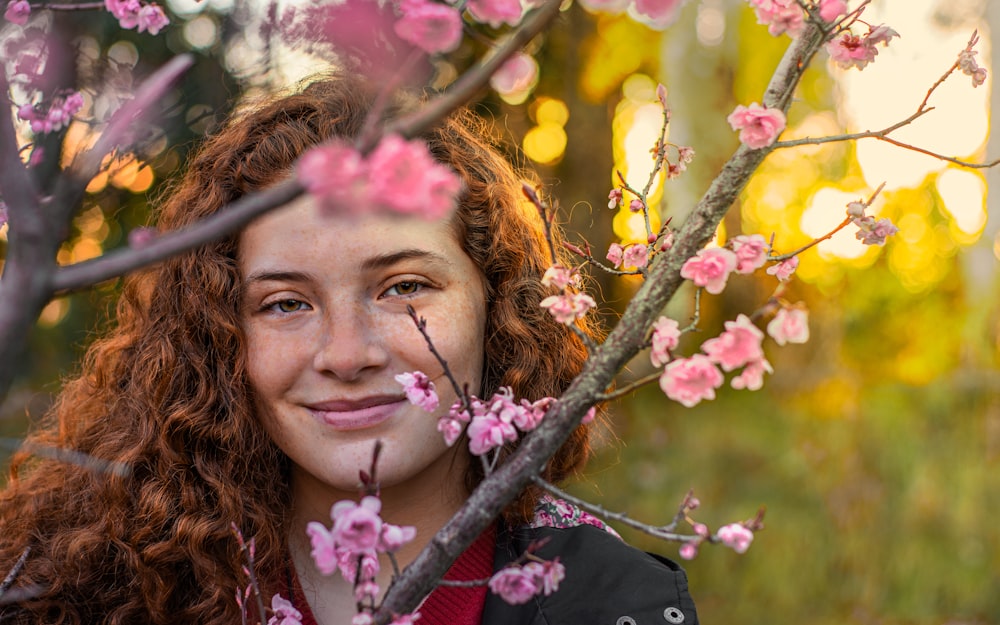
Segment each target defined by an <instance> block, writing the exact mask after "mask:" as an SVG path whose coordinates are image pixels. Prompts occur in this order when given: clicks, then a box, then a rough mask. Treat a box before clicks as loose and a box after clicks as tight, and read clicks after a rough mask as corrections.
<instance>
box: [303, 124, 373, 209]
mask: <svg viewBox="0 0 1000 625" xmlns="http://www.w3.org/2000/svg"><path fill="white" fill-rule="evenodd" d="M296 174H297V176H298V179H299V182H301V183H302V186H303V187H305V188H306V190H307V191H308V192H309V193H312V194H313V195H315V196H316V197H317V198H319V200H320V202H321V206H322V207H323V208H324V209H326V210H332V209H341V210H344V209H346V210H348V211H351V212H357V211H360V210H361V209H362V207H364V206H366V205H367V204H368V166H367V164H366V163H365V162H364V159H363V158H362V157H361V154H360V153H359V152H358V151H357V150H355V149H354V148H353V147H352V146H350V145H347V144H346V143H343V142H339V141H338V142H333V143H328V144H325V145H321V146H318V147H315V148H313V149H311V150H308V151H307V152H306V153H305V154H303V155H302V158H300V159H299V163H298V167H297V168H296Z"/></svg>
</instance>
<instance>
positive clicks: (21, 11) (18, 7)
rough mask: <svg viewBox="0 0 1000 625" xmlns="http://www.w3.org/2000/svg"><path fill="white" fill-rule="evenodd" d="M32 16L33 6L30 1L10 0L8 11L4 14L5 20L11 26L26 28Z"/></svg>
mask: <svg viewBox="0 0 1000 625" xmlns="http://www.w3.org/2000/svg"><path fill="white" fill-rule="evenodd" d="M30 16H31V5H30V4H28V0H10V2H8V3H7V10H6V11H4V12H3V18H4V19H5V20H7V21H8V22H10V23H11V24H17V25H18V26H24V25H25V24H27V23H28V17H30Z"/></svg>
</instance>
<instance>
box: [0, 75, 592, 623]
mask: <svg viewBox="0 0 1000 625" xmlns="http://www.w3.org/2000/svg"><path fill="white" fill-rule="evenodd" d="M373 97H374V92H373V88H372V87H371V86H370V85H366V84H363V83H361V82H359V81H357V80H354V79H348V78H343V77H341V78H334V79H327V80H323V81H319V82H316V83H313V84H312V85H310V86H308V87H307V88H305V89H304V90H302V91H301V92H299V93H296V94H293V95H288V96H285V97H281V98H279V99H276V100H273V101H271V102H269V103H266V104H264V105H261V106H257V107H254V108H251V109H249V110H247V111H244V112H242V113H240V114H237V115H235V116H234V117H233V119H232V120H231V121H230V122H229V123H228V124H227V125H226V126H225V127H224V128H223V129H222V130H221V131H220V132H218V133H217V134H216V135H215V136H213V137H211V138H210V139H208V140H207V141H206V142H205V143H204V145H203V146H202V147H201V149H200V151H199V152H198V153H197V154H196V155H195V156H194V157H193V158H192V160H191V161H190V163H189V165H188V168H187V171H186V173H185V175H184V176H183V177H182V178H181V179H180V180H179V182H177V183H176V184H175V185H174V186H173V188H172V189H171V190H170V192H169V194H168V196H167V199H166V201H165V202H164V203H163V205H162V208H161V210H160V213H159V226H160V228H161V229H163V230H170V229H176V228H179V227H182V226H185V225H188V224H191V223H194V222H196V221H198V220H199V219H201V218H203V217H205V216H207V215H209V214H212V213H214V212H215V211H217V210H219V209H221V208H222V207H224V206H225V205H227V204H228V203H230V202H232V201H234V200H236V199H237V198H239V197H241V196H243V195H245V194H248V193H252V192H254V191H256V190H260V189H263V188H266V187H268V186H270V185H273V184H275V183H276V182H278V181H279V180H280V179H281V178H282V177H283V176H286V175H287V174H288V172H289V171H291V170H292V168H293V167H294V163H295V160H296V159H297V158H298V157H299V156H300V155H301V154H302V153H303V152H304V151H305V150H307V149H309V148H310V147H312V146H315V145H317V144H318V143H320V142H322V141H324V140H326V139H328V138H330V137H335V136H339V137H348V138H350V137H356V136H357V135H358V133H359V132H360V130H361V128H362V126H363V123H364V120H365V117H366V115H367V113H368V111H369V110H370V109H371V105H372V98H373ZM401 106H402V107H404V108H405V106H406V105H405V104H398V105H397V106H395V107H394V109H397V110H396V111H391V112H398V108H399V107H401ZM486 129H487V126H486V125H485V123H484V122H483V121H482V120H481V119H479V118H477V117H476V116H475V115H473V114H471V113H470V112H468V111H461V112H458V113H456V114H454V115H452V116H450V117H449V118H448V119H447V120H445V121H444V122H443V123H442V124H440V125H439V126H438V127H436V128H434V129H433V130H431V131H429V132H427V133H425V135H424V137H423V138H424V139H425V140H426V141H427V142H428V145H429V146H430V149H431V151H432V153H433V154H434V155H435V157H436V158H437V159H439V160H440V161H441V162H443V163H447V164H448V165H450V166H451V167H453V168H454V169H455V170H456V171H457V172H458V173H459V175H460V176H461V177H462V180H463V181H464V190H463V193H462V195H461V198H460V207H459V209H458V211H457V213H456V215H455V217H454V222H453V223H454V226H455V229H456V234H457V236H458V238H459V240H460V241H462V243H463V245H464V249H465V251H466V252H467V253H468V255H469V256H470V257H471V258H472V259H473V261H475V263H476V265H477V266H478V267H479V268H480V269H481V271H482V272H483V275H484V277H485V281H486V284H487V299H488V302H487V322H486V333H485V346H484V349H485V354H486V363H485V367H484V381H483V388H482V389H481V393H482V394H484V395H486V396H489V395H490V394H492V393H493V392H495V391H496V390H497V389H499V388H500V387H501V386H510V387H511V388H512V390H513V393H514V395H515V396H517V397H523V398H529V399H537V398H540V397H545V396H558V395H560V394H561V393H562V391H563V390H564V389H565V388H566V387H567V386H568V384H569V383H570V381H571V380H572V379H573V377H574V376H575V375H576V374H577V373H578V371H579V370H580V367H581V366H582V363H583V360H584V359H585V357H586V350H585V347H584V345H583V343H582V342H581V340H580V339H579V338H578V337H577V336H576V335H574V334H573V333H572V332H570V331H569V330H568V329H567V328H566V327H565V326H562V325H560V324H558V323H556V322H555V321H554V320H553V319H552V317H551V316H550V315H549V314H548V313H546V312H545V311H544V310H543V309H541V308H540V307H539V306H538V303H539V301H541V299H542V298H543V297H545V296H546V295H549V294H550V290H549V289H547V288H545V287H543V286H542V284H541V282H540V277H541V275H542V273H543V272H544V270H545V269H546V267H547V266H548V265H549V264H550V256H549V251H548V247H547V244H546V242H545V237H544V232H543V226H542V222H541V220H540V218H539V216H538V214H537V211H536V210H535V208H534V207H533V206H532V205H531V204H530V203H528V202H527V201H526V200H525V198H524V196H523V194H522V191H521V184H522V183H521V180H522V178H521V176H520V175H519V174H518V172H516V171H515V170H514V169H513V168H512V167H511V166H510V164H509V163H508V162H507V161H506V160H505V159H504V158H503V157H502V156H501V155H500V154H499V153H498V152H497V151H496V149H495V148H494V146H493V145H491V144H490V143H489V142H487V140H485V139H484V138H483V136H485V135H486V134H487V133H486ZM558 236H559V234H558V232H557V233H556V237H557V241H558ZM237 239H238V237H235V236H233V237H229V238H227V239H225V240H222V241H218V242H216V243H212V244H209V245H206V246H204V247H203V248H201V249H198V250H197V251H194V252H191V253H188V254H184V255H181V256H178V257H175V258H172V259H170V260H167V261H164V262H163V263H160V264H159V265H157V266H155V267H153V268H150V269H147V270H145V271H142V272H139V273H136V274H134V275H131V276H129V277H128V278H127V279H126V280H125V283H124V288H123V291H122V294H121V297H120V300H119V303H118V307H117V325H116V327H115V328H114V330H112V331H111V332H110V333H109V334H108V335H107V336H105V337H104V338H102V339H100V340H98V341H96V342H95V343H94V344H93V345H92V346H91V347H90V349H89V351H88V353H87V355H86V357H85V360H84V362H83V365H82V373H81V374H80V375H79V376H78V377H76V378H74V379H72V380H70V381H68V382H67V384H66V385H65V387H64V389H63V391H62V393H61V395H60V396H59V398H58V400H57V402H56V404H55V405H54V407H53V408H52V410H51V411H50V412H49V413H48V415H47V417H46V422H45V424H44V427H43V428H42V429H40V430H39V431H37V432H35V433H33V434H32V435H31V437H30V439H29V441H30V442H31V443H32V444H36V443H37V444H44V445H50V446H55V447H60V448H68V449H73V450H77V451H80V452H83V453H85V454H89V455H90V456H92V457H94V458H98V459H103V460H110V461H115V462H120V463H124V464H125V465H127V466H128V467H130V469H131V470H130V472H129V473H128V474H127V475H115V474H111V473H102V472H95V471H87V470H83V469H81V468H79V467H77V466H73V465H69V464H64V463H60V462H56V461H50V460H35V459H32V458H31V457H30V456H29V455H28V454H27V453H21V454H19V455H17V456H16V457H15V458H14V459H13V460H12V464H11V469H10V474H11V479H10V482H9V485H8V487H7V488H6V490H5V491H4V492H3V493H2V494H0V536H2V540H0V565H2V564H3V563H13V562H14V561H15V560H17V558H18V556H19V555H20V554H21V553H22V552H23V550H24V549H25V548H27V547H30V549H31V552H30V557H29V558H28V560H27V563H26V565H25V566H24V568H23V570H22V571H21V573H20V576H19V577H18V580H17V586H18V587H20V588H28V587H32V586H37V587H39V588H41V592H40V594H39V595H38V596H36V597H34V598H32V599H28V600H24V601H21V602H19V603H17V604H11V605H6V606H4V605H2V604H0V621H3V622H5V623H6V622H8V621H9V622H15V623H29V622H45V623H93V622H98V621H100V622H106V623H111V624H122V625H124V624H130V625H131V624H134V623H138V622H144V623H179V622H189V623H201V624H205V625H208V624H219V625H222V624H225V625H232V624H233V623H237V622H239V619H240V616H239V612H238V607H237V604H236V602H235V599H234V597H235V593H236V592H237V588H238V587H239V586H240V585H241V584H244V583H245V580H244V575H243V572H242V566H243V562H242V560H241V557H240V554H239V553H238V549H237V545H236V542H235V540H234V539H233V535H232V533H231V529H230V527H231V525H232V524H235V525H236V526H237V527H239V528H240V529H241V530H242V531H243V533H244V534H245V535H246V536H253V537H254V538H255V540H256V545H257V556H256V559H257V564H258V569H259V570H260V571H261V572H262V576H263V580H264V584H265V585H269V584H272V583H276V582H277V580H276V579H275V575H276V572H278V571H281V570H282V567H283V565H284V561H285V558H286V557H287V556H286V550H285V536H286V534H287V530H286V513H287V510H288V508H289V500H288V492H289V490H290V489H289V487H288V459H287V458H286V457H285V456H284V455H283V454H282V453H281V452H280V451H279V450H278V449H277V448H276V447H275V445H274V444H273V443H272V442H271V440H270V439H269V437H268V436H267V434H266V433H265V431H264V429H263V428H262V426H261V424H260V423H259V422H258V420H257V417H256V415H255V413H254V410H253V408H252V406H253V403H252V401H251V397H252V393H253V390H252V388H251V387H250V384H249V382H248V377H247V367H246V362H245V356H244V340H243V335H242V331H241V327H240V322H239V314H238V302H239V292H240V285H241V276H240V275H239V271H238V266H237V263H236V260H235V259H236V251H237V250H236V244H237ZM557 244H558V243H557ZM560 256H561V253H560ZM581 327H583V329H584V330H585V331H587V332H589V333H591V334H593V333H594V331H593V328H591V327H590V326H588V325H586V324H584V325H582V326H581ZM587 437H588V431H587V428H586V427H581V428H579V429H578V430H577V431H576V432H575V433H574V434H573V436H572V438H571V439H570V440H569V441H567V443H566V444H565V445H564V446H563V448H562V449H561V450H560V452H559V453H558V454H557V455H556V457H554V458H553V459H552V460H551V461H550V462H549V463H548V465H547V468H546V475H545V477H546V478H547V479H549V480H551V481H559V480H562V479H564V478H565V477H567V476H568V475H569V474H571V473H572V472H574V471H576V470H577V469H579V468H580V467H581V465H582V463H583V462H584V461H585V459H586V456H587V452H588V443H587ZM508 451H509V450H508ZM470 467H471V469H470V473H469V474H468V476H467V478H468V479H467V482H468V485H469V487H470V488H472V487H473V486H474V485H475V484H476V483H477V482H478V481H479V480H480V479H482V475H481V473H479V472H478V471H481V468H480V463H470ZM536 500H537V493H536V492H535V491H534V490H529V491H526V492H525V493H524V494H523V495H522V496H521V497H520V499H519V500H517V501H515V502H514V503H513V504H511V506H510V507H509V508H508V510H507V512H506V516H507V517H508V519H509V520H510V521H512V522H517V521H519V520H523V519H525V518H527V517H529V516H530V514H531V510H532V508H533V506H534V503H535V501H536Z"/></svg>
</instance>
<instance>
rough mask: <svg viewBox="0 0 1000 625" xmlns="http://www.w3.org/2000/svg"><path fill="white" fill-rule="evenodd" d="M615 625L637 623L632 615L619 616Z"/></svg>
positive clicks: (633, 624)
mask: <svg viewBox="0 0 1000 625" xmlns="http://www.w3.org/2000/svg"><path fill="white" fill-rule="evenodd" d="M615 625H636V622H635V619H634V618H632V617H631V616H619V617H618V622H617V623H615Z"/></svg>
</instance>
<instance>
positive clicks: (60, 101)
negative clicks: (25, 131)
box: [17, 91, 83, 134]
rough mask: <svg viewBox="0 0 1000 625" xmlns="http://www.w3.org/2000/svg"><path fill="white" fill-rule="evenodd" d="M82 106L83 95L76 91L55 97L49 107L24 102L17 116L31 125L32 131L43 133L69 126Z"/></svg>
mask: <svg viewBox="0 0 1000 625" xmlns="http://www.w3.org/2000/svg"><path fill="white" fill-rule="evenodd" d="M81 108H83V96H82V95H81V94H80V92H79V91H75V92H73V93H71V94H69V95H67V96H64V97H56V98H54V99H53V100H52V102H50V103H49V105H48V108H47V109H45V108H44V107H41V106H35V105H33V104H24V105H22V106H21V107H20V108H19V109H17V117H18V119H23V120H24V121H26V122H28V123H29V124H30V125H31V132H34V133H35V134H42V133H48V132H56V131H57V130H60V129H62V128H63V127H64V126H67V125H68V124H69V121H70V120H71V119H73V116H74V115H76V114H77V112H79V110H80V109H81Z"/></svg>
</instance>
